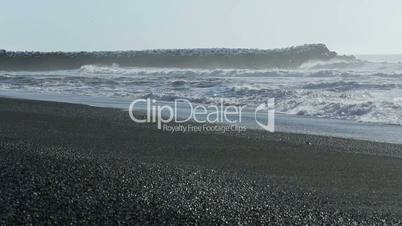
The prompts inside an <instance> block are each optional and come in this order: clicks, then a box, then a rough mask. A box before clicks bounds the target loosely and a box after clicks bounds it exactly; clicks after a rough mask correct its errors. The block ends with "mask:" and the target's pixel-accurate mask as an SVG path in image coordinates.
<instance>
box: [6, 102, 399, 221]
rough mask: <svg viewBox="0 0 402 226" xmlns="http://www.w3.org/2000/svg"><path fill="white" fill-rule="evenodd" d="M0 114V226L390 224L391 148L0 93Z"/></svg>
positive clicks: (395, 205)
mask: <svg viewBox="0 0 402 226" xmlns="http://www.w3.org/2000/svg"><path fill="white" fill-rule="evenodd" d="M0 118H1V124H0V162H1V164H0V172H1V174H0V181H2V183H1V185H0V191H1V193H0V203H1V204H0V224H2V223H5V224H29V223H34V224H35V223H36V224H41V223H58V224H60V223H64V224H68V223H78V224H83V223H92V224H117V223H122V224H129V223H142V224H179V223H187V224H188V223H193V224H210V225H211V224H231V225H233V224H258V223H260V224H264V223H265V224H306V223H309V224H324V223H330V224H353V223H361V224H375V223H377V224H379V223H381V224H382V223H384V222H385V223H388V224H392V223H400V222H401V221H402V215H401V213H402V206H401V205H400V203H402V194H400V191H401V189H402V181H401V180H400V178H401V176H402V159H401V157H402V145H397V144H387V143H377V142H369V141H361V140H352V139H343V138H334V137H323V136H314V135H303V134H289V133H274V134H271V133H267V132H262V131H254V130H248V131H246V132H244V133H241V134H236V133H233V134H214V133H206V132H203V133H186V134H182V133H174V134H171V133H164V132H162V131H159V130H157V129H156V128H155V127H154V125H148V124H135V123H133V122H131V120H130V118H129V117H128V114H127V112H122V111H121V110H117V109H110V108H99V107H90V106H85V105H79V104H67V103H58V102H46V101H34V100H22V99H10V98H0ZM306 142H308V143H306ZM56 206H57V208H56ZM57 209H58V210H57ZM56 210H57V211H56Z"/></svg>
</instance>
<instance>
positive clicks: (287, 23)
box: [0, 0, 402, 54]
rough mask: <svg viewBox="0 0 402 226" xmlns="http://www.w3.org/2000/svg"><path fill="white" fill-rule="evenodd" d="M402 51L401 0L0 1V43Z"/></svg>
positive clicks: (67, 47) (48, 47)
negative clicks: (301, 46)
mask: <svg viewBox="0 0 402 226" xmlns="http://www.w3.org/2000/svg"><path fill="white" fill-rule="evenodd" d="M304 43H325V44H327V45H328V47H329V48H330V49H332V50H335V51H337V52H339V53H345V54H349V53H353V54H365V53H374V54H375V53H402V1H401V0H277V1H271V0H142V1H139V0H113V1H112V0H108V1H106V0H80V1H79V0H66V1H61V0H0V49H7V50H40V51H53V50H64V51H71V50H74V51H76V50H129V49H148V48H195V47H230V48H231V47H241V48H276V47H286V46H290V45H299V44H304Z"/></svg>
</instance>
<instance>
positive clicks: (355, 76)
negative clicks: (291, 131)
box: [0, 56, 402, 125]
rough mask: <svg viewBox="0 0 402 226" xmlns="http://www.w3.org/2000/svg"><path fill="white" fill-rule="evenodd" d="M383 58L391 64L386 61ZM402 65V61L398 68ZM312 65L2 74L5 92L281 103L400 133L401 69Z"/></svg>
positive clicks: (284, 108) (287, 109)
mask: <svg viewBox="0 0 402 226" xmlns="http://www.w3.org/2000/svg"><path fill="white" fill-rule="evenodd" d="M382 58H384V59H386V57H385V56H382ZM401 62H402V60H401ZM401 62H398V61H395V60H390V61H389V62H387V61H384V60H380V61H375V62H374V61H373V62H371V61H362V60H354V61H342V60H333V61H325V62H319V61H311V62H307V63H305V64H303V65H302V66H300V67H299V68H298V69H294V70H284V69H264V70H251V69H183V68H127V67H119V66H118V65H113V66H96V65H85V66H82V67H81V68H80V69H77V70H59V71H45V72H41V71H35V72H32V71H15V72H6V71H2V72H0V89H1V90H5V91H7V90H8V91H10V90H11V91H32V92H39V93H46V94H63V95H65V97H66V98H67V99H68V95H86V96H95V97H100V98H102V97H114V98H124V99H135V98H147V97H150V98H155V99H158V100H162V101H173V100H174V99H176V98H186V99H189V100H190V101H192V102H194V103H203V104H209V103H216V102H218V101H219V100H220V98H223V99H224V100H225V102H226V104H228V105H229V104H234V105H243V104H247V105H249V106H253V105H258V104H260V103H263V102H266V101H267V100H268V98H272V97H274V98H275V99H276V110H277V112H282V113H286V114H294V115H306V116H312V117H324V118H336V119H347V120H353V121H363V122H377V123H385V124H398V125H402V63H401Z"/></svg>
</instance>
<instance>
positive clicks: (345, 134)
mask: <svg viewBox="0 0 402 226" xmlns="http://www.w3.org/2000/svg"><path fill="white" fill-rule="evenodd" d="M0 98H13V99H30V100H36V101H51V102H62V103H66V104H83V105H86V106H93V107H102V108H115V109H123V110H128V106H129V104H130V103H131V100H128V99H127V100H124V99H123V100H120V99H114V98H106V97H99V98H97V97H91V96H68V98H69V100H68V101H65V100H63V99H64V98H65V96H63V95H61V96H58V95H51V96H50V95H46V94H37V93H28V92H23V93H22V94H21V93H18V92H5V91H2V92H0ZM161 103H164V104H168V105H169V102H161ZM143 107H145V106H143ZM186 111H188V109H186V108H182V109H180V111H179V112H182V114H183V112H186ZM139 112H145V108H144V109H139ZM261 116H263V115H261ZM275 117H276V120H275V121H276V122H275V124H276V131H277V132H284V133H293V134H305V135H308V134H309V135H319V136H326V137H337V138H345V139H355V140H364V141H371V142H384V143H391V144H402V139H400V137H402V126H401V125H395V124H383V123H374V122H356V121H349V120H343V119H331V118H315V117H309V116H301V117H300V116H297V115H289V114H282V113H276V114H275ZM243 120H244V123H243V125H242V126H246V127H247V129H252V130H261V131H262V129H261V128H260V127H259V126H258V125H257V124H256V123H255V120H254V114H251V113H250V114H247V115H246V117H244V118H243Z"/></svg>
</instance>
